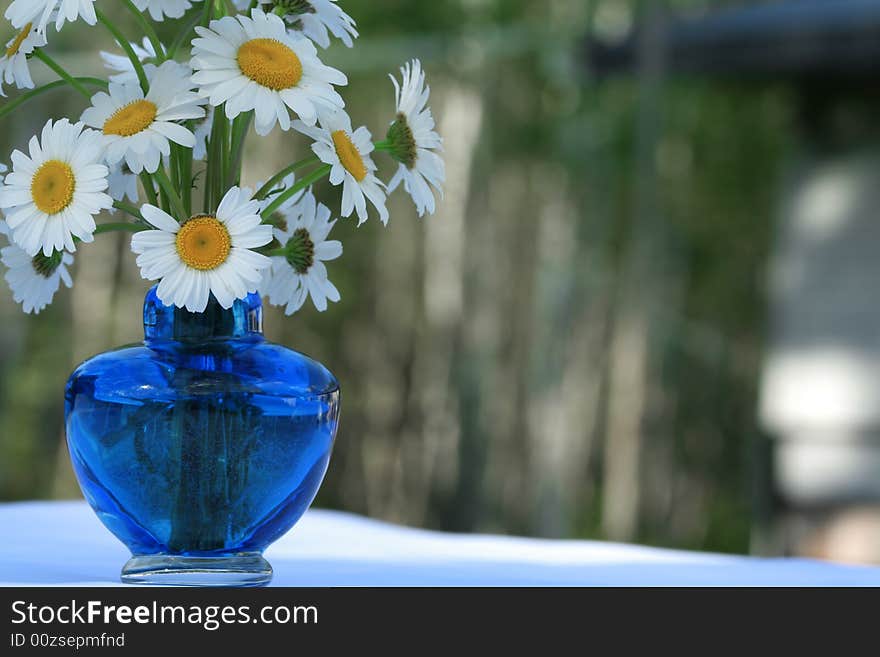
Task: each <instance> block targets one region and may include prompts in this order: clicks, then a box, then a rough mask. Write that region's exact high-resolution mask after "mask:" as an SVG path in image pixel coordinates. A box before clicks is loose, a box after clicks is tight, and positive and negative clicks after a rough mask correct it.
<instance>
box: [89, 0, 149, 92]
mask: <svg viewBox="0 0 880 657" xmlns="http://www.w3.org/2000/svg"><path fill="white" fill-rule="evenodd" d="M95 15H96V16H97V17H98V20H99V21H100V22H101V24H102V25H103V26H104V27H106V28H107V30H108V31H109V32H110V34H112V35H113V38H114V39H116V42H117V43H118V44H119V47H120V48H122V49H123V50H124V51H125V54H126V55H127V56H128V59H129V60H130V61H131V65H132V66H134V72H135V73H136V74H137V78H138V82H140V83H141V89H142V90H143V92H144V95H146V94H147V92H148V91H149V90H150V81H149V80H147V74H146V72H145V71H144V65H143V64H141V60H140V59H138V56H137V54H136V53H135V52H134V49H133V48H132V47H131V43H129V41H128V39H126V38H125V35H124V34H122V32H120V31H119V30H118V29H117V27H116V26H115V25H114V24H113V23H111V22H110V19H108V18H107V17H106V16H105V15H104V12H102V11H101V10H100V9H98V8H97V7H95ZM157 55H158V53H157Z"/></svg>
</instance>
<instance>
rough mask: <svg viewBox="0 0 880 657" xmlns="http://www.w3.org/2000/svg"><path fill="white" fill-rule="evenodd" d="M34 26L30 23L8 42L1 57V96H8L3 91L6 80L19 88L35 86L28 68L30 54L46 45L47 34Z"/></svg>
mask: <svg viewBox="0 0 880 657" xmlns="http://www.w3.org/2000/svg"><path fill="white" fill-rule="evenodd" d="M33 28H34V26H33V23H28V24H27V25H25V26H24V28H22V30H21V31H20V32H19V33H18V34H17V35H16V36H15V37H14V38H13V39H12V40H11V41H9V43H7V44H6V52H5V53H3V56H2V57H0V96H6V94H5V93H4V92H3V83H4V82H5V83H6V84H14V85H15V86H16V87H17V88H18V89H33V88H34V81H33V80H32V79H31V72H30V70H29V69H28V55H30V54H31V53H32V52H33V51H34V50H35V49H36V48H41V47H42V46H45V45H46V36H45V35H44V34H41V33H39V32H37V31H36V30H35V29H33Z"/></svg>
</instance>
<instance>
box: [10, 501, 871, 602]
mask: <svg viewBox="0 0 880 657" xmlns="http://www.w3.org/2000/svg"><path fill="white" fill-rule="evenodd" d="M128 556H129V555H128V551H127V550H126V549H125V547H124V546H123V545H122V544H121V543H119V542H118V541H117V540H116V539H115V538H114V537H113V536H112V535H111V534H110V533H109V532H108V531H107V530H106V529H105V528H104V527H103V525H101V523H100V522H99V521H98V519H97V518H96V517H95V515H94V514H93V513H92V511H91V509H89V508H88V507H87V506H86V504H85V503H84V502H28V503H20V504H3V505H0V586H30V585H66V586H113V585H117V584H118V583H119V580H118V576H119V570H120V568H121V567H122V565H123V564H124V563H125V561H126V560H127V559H128ZM266 557H267V558H268V559H269V561H270V562H271V563H272V565H273V566H274V568H275V579H274V582H273V585H275V586H314V587H328V586H858V585H863V586H880V568H862V567H852V566H841V565H834V564H828V563H821V562H815V561H809V560H803V559H756V558H748V557H732V556H722V555H714V554H701V553H693V552H678V551H673V550H660V549H655V548H647V547H640V546H632V545H618V544H613V543H601V542H594V541H551V540H538V539H525V538H510V537H503V536H473V535H457V534H443V533H439V532H429V531H423V530H418V529H409V528H404V527H397V526H394V525H389V524H385V523H381V522H377V521H374V520H368V519H365V518H361V517H358V516H354V515H349V514H345V513H338V512H332V511H318V510H312V511H309V512H308V513H307V514H306V516H305V517H304V518H303V519H302V520H301V521H300V522H299V524H298V525H297V526H296V527H295V528H294V529H293V531H291V532H290V533H289V534H287V535H286V536H285V537H283V538H282V539H281V540H280V541H278V542H277V543H275V544H274V545H273V546H272V547H271V548H269V550H268V551H267V553H266Z"/></svg>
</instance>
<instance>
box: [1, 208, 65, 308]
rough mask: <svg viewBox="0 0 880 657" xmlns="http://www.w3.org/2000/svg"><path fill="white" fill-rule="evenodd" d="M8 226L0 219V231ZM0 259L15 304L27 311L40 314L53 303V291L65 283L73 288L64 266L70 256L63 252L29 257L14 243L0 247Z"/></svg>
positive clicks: (6, 229) (5, 231)
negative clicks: (5, 269) (4, 267)
mask: <svg viewBox="0 0 880 657" xmlns="http://www.w3.org/2000/svg"><path fill="white" fill-rule="evenodd" d="M8 230H9V229H8V227H7V226H6V224H4V223H3V222H2V221H0V234H3V235H7V234H8ZM0 262H2V263H3V264H4V265H5V266H6V268H7V271H6V274H5V276H4V278H5V279H6V282H7V283H8V284H9V288H10V289H11V290H12V296H13V298H14V299H15V302H16V303H20V304H22V308H23V310H24V311H25V312H26V313H28V314H30V313H34V314H39V312H40V311H41V310H43V309H44V308H45V307H46V306H48V305H49V304H50V303H52V299H54V298H55V293H56V292H57V291H58V288H60V287H61V282H62V281H63V282H64V285H66V286H67V287H68V288H70V287H73V280H72V279H71V278H70V272H69V271H67V268H68V267H69V266H70V265H72V264H73V256H72V255H71V254H69V253H65V252H63V251H55V252H54V253H53V254H52V255H51V256H48V257H47V256H45V255H43V254H42V253H38V254H37V255H35V256H33V257H31V256H29V255H28V254H27V253H25V252H24V251H23V250H22V249H20V248H19V247H17V246H16V245H15V244H10V245H9V246H6V247H4V248H3V249H0Z"/></svg>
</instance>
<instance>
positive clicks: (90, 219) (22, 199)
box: [0, 119, 113, 257]
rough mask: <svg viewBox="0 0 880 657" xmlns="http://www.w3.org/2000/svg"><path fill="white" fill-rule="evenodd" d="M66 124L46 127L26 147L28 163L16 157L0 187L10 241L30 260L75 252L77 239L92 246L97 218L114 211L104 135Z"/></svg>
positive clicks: (20, 155)
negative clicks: (54, 252) (106, 211)
mask: <svg viewBox="0 0 880 657" xmlns="http://www.w3.org/2000/svg"><path fill="white" fill-rule="evenodd" d="M84 127H85V126H84V125H83V124H82V123H76V124H71V123H70V121H68V120H67V119H62V120H60V121H57V122H55V123H53V122H52V121H48V122H47V123H46V125H45V127H44V128H43V132H42V135H41V137H40V138H39V139H38V138H37V137H32V138H31V140H30V143H29V144H28V149H29V152H30V157H28V156H27V155H25V154H24V153H22V152H21V151H14V152H13V153H12V173H10V174H8V175H7V176H6V179H5V180H4V183H3V186H2V187H0V209H3V210H6V211H7V213H6V222H7V223H8V224H9V228H10V229H12V240H13V242H15V243H16V244H17V245H18V246H20V247H21V248H22V249H24V250H25V251H26V252H27V254H28V255H29V256H34V255H36V254H37V253H38V252H39V251H40V249H42V251H43V255H45V256H47V257H48V256H51V255H52V252H53V251H63V250H67V251H70V252H74V251H76V243H75V242H74V237H77V238H79V239H81V240H82V241H83V242H91V241H93V240H94V235H93V233H94V231H95V215H97V214H98V213H100V212H101V211H102V210H107V209H109V208H111V207H112V206H113V199H111V198H110V196H108V195H107V194H106V193H105V190H106V189H107V175H108V174H109V171H108V169H107V167H106V166H104V165H103V164H102V160H103V147H102V140H101V133H99V132H96V131H94V130H84Z"/></svg>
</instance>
